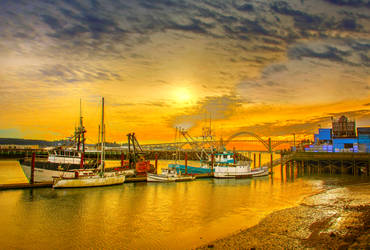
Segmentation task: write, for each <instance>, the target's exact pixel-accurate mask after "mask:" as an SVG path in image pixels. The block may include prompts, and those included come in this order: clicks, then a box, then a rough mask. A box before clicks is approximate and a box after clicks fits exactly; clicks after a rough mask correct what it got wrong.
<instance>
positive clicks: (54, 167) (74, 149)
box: [20, 101, 97, 182]
mask: <svg viewBox="0 0 370 250" xmlns="http://www.w3.org/2000/svg"><path fill="white" fill-rule="evenodd" d="M85 133H86V129H85V127H84V125H83V117H82V109H81V101H80V123H79V126H78V127H77V128H75V132H74V135H73V136H71V137H69V138H68V141H70V142H72V143H73V145H70V146H69V147H68V148H64V147H58V148H53V149H52V150H50V151H49V152H48V158H47V159H46V158H35V159H34V161H33V164H34V179H33V180H34V182H51V181H53V176H60V175H65V176H73V172H70V170H76V169H81V168H82V166H84V167H85V168H94V167H96V166H97V163H96V159H85V157H84V156H85V140H86V138H85ZM31 159H32V158H31V157H26V158H24V159H21V160H20V165H21V167H22V169H23V172H24V174H25V175H26V177H27V178H28V179H29V180H30V179H31V167H32V160H31Z"/></svg>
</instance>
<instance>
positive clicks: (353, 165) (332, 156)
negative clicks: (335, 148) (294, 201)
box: [280, 152, 370, 176]
mask: <svg viewBox="0 0 370 250" xmlns="http://www.w3.org/2000/svg"><path fill="white" fill-rule="evenodd" d="M280 164H281V167H282V168H283V167H284V166H285V169H286V171H287V172H289V170H290V172H292V171H293V172H294V169H296V170H297V171H298V172H300V173H304V174H315V173H317V174H321V173H329V174H352V175H354V176H357V175H365V176H370V172H369V170H370V154H369V153H327V152H290V153H287V154H282V155H281V159H280Z"/></svg>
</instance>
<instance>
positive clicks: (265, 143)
mask: <svg viewBox="0 0 370 250" xmlns="http://www.w3.org/2000/svg"><path fill="white" fill-rule="evenodd" d="M241 135H250V136H252V137H254V138H256V139H257V140H258V141H259V142H261V143H262V144H263V146H264V147H265V148H266V149H267V150H268V151H270V145H269V143H268V142H266V141H264V140H263V139H262V138H261V137H260V136H259V135H257V134H255V133H253V132H248V131H241V132H238V133H235V134H233V135H231V136H230V137H229V138H228V139H227V140H225V142H224V146H225V147H226V145H227V144H229V142H230V141H232V140H233V139H234V138H235V137H238V136H241Z"/></svg>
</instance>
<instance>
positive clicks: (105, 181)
mask: <svg viewBox="0 0 370 250" xmlns="http://www.w3.org/2000/svg"><path fill="white" fill-rule="evenodd" d="M104 128H105V126H104V97H103V98H102V120H101V165H100V166H99V168H98V169H79V170H74V171H73V173H74V175H73V176H72V177H71V176H70V175H68V176H66V175H64V174H62V175H61V176H56V177H54V179H53V188H76V187H101V186H110V185H119V184H123V183H124V181H125V178H126V176H125V174H124V173H123V172H122V171H112V172H105V166H104V165H105V151H104V143H105V142H104V141H105V129H104Z"/></svg>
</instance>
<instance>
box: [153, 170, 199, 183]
mask: <svg viewBox="0 0 370 250" xmlns="http://www.w3.org/2000/svg"><path fill="white" fill-rule="evenodd" d="M146 180H147V182H173V181H176V182H180V181H193V180H195V176H191V175H181V174H179V173H177V171H176V168H173V167H169V168H162V173H161V174H152V173H147V176H146Z"/></svg>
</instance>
